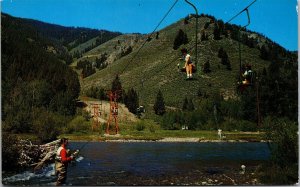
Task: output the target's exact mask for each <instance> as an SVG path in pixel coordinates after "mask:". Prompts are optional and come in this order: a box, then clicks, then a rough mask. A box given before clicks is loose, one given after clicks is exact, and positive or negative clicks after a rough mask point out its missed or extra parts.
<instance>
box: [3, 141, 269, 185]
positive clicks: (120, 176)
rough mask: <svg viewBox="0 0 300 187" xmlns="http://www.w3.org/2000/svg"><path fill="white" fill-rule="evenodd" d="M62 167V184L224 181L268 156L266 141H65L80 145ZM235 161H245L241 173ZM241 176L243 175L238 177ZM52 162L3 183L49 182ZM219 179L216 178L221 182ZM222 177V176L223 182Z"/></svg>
mask: <svg viewBox="0 0 300 187" xmlns="http://www.w3.org/2000/svg"><path fill="white" fill-rule="evenodd" d="M82 147H83V149H82V150H81V152H80V155H79V157H78V158H77V159H76V162H74V163H72V164H70V166H69V168H68V178H67V185H80V186H85V185H87V186H93V185H201V184H205V183H201V182H203V181H204V180H210V181H209V182H210V183H212V184H219V185H222V184H224V185H227V184H229V185H230V182H233V183H234V182H235V181H237V179H236V180H235V181H232V180H231V179H232V178H234V177H236V178H239V179H240V180H241V183H242V184H248V183H247V182H246V179H247V180H248V178H249V180H250V178H251V177H252V178H253V177H254V176H255V170H256V169H257V166H258V165H259V164H261V163H262V162H264V161H266V160H268V159H269V157H270V152H269V150H268V147H267V144H266V143H224V142H223V143H178V142H177V143H165V142H135V143H116V142H71V143H70V145H69V148H70V149H79V148H82ZM241 165H245V166H246V171H245V174H244V173H243V174H241V169H240V168H241ZM242 178H245V181H243V182H242ZM55 180H56V177H55V175H54V165H53V164H52V165H49V166H47V167H44V168H43V169H42V170H41V171H39V172H38V173H33V172H32V171H25V172H22V173H20V174H17V175H13V176H5V177H3V179H2V183H3V184H6V185H27V186H36V185H54V184H55ZM221 181H222V182H221ZM226 181H227V182H226Z"/></svg>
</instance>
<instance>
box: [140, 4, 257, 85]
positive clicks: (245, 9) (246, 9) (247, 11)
mask: <svg viewBox="0 0 300 187" xmlns="http://www.w3.org/2000/svg"><path fill="white" fill-rule="evenodd" d="M256 1H257V0H254V1H253V2H252V3H250V4H249V5H248V6H247V7H245V8H244V9H243V10H242V11H240V12H239V13H237V14H236V15H234V16H233V17H232V18H230V19H229V20H228V21H227V22H226V23H229V22H231V21H232V20H234V19H235V18H236V17H238V16H239V15H240V14H242V13H243V12H244V11H246V13H247V17H248V24H247V25H246V26H248V25H249V24H250V15H249V10H248V8H249V7H250V6H252V5H253V4H254V3H255V2H256ZM226 23H225V24H226ZM244 27H245V26H244ZM211 35H212V34H211ZM199 43H200V42H197V44H199ZM195 47H196V45H194V46H192V47H190V48H189V49H188V50H192V49H193V48H195ZM177 59H178V58H177V57H176V58H174V59H173V60H172V61H171V62H169V63H167V64H166V65H165V66H164V67H162V68H160V69H159V70H158V71H156V72H155V73H159V72H161V71H162V70H163V69H164V68H166V67H168V66H169V65H171V64H173V62H175V61H176V60H177ZM151 78H153V76H150V77H149V78H148V79H143V80H142V84H144V83H145V82H146V81H147V80H150V79H151ZM136 86H137V85H135V86H134V87H136Z"/></svg>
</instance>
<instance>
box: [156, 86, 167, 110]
mask: <svg viewBox="0 0 300 187" xmlns="http://www.w3.org/2000/svg"><path fill="white" fill-rule="evenodd" d="M153 109H154V112H155V114H157V115H163V114H164V113H165V112H166V109H165V102H164V97H163V95H162V93H161V91H160V90H159V91H158V93H157V96H156V101H155V104H154V106H153Z"/></svg>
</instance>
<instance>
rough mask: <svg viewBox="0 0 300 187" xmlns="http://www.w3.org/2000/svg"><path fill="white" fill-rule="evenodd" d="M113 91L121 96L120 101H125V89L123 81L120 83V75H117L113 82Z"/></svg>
mask: <svg viewBox="0 0 300 187" xmlns="http://www.w3.org/2000/svg"><path fill="white" fill-rule="evenodd" d="M111 91H112V92H118V94H119V99H118V100H119V101H123V95H122V93H123V88H122V84H121V81H120V77H119V75H118V74H117V75H116V77H115V79H114V80H113V82H112V85H111Z"/></svg>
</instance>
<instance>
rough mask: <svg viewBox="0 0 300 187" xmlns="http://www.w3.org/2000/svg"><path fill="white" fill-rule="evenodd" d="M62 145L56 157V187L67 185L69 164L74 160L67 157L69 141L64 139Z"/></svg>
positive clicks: (71, 157) (61, 141)
mask: <svg viewBox="0 0 300 187" xmlns="http://www.w3.org/2000/svg"><path fill="white" fill-rule="evenodd" d="M60 145H61V146H60V147H59V148H58V150H57V152H56V157H55V172H56V175H57V181H56V186H60V185H62V184H65V183H66V179H67V168H68V163H69V162H71V160H73V159H74V157H73V156H70V157H68V156H67V145H68V139H67V138H62V139H61V140H60Z"/></svg>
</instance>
